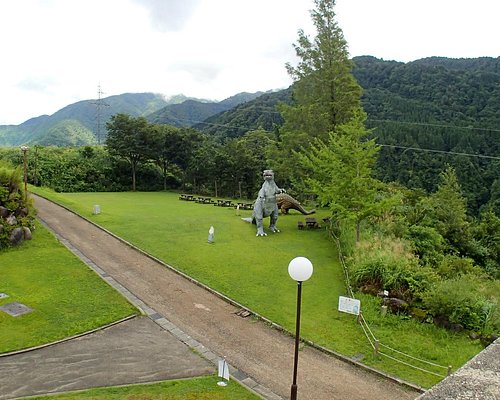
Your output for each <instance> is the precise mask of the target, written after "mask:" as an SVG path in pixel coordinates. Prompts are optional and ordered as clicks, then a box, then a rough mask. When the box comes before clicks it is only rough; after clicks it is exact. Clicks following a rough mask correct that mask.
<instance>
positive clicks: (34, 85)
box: [16, 78, 56, 94]
mask: <svg viewBox="0 0 500 400" xmlns="http://www.w3.org/2000/svg"><path fill="white" fill-rule="evenodd" d="M55 83H56V82H55V81H54V80H53V79H51V78H28V79H23V80H22V81H19V82H18V83H17V85H16V87H17V88H18V89H21V90H26V91H29V92H36V93H41V94H45V93H46V94H50V93H52V90H51V88H52V87H53V86H54V85H55Z"/></svg>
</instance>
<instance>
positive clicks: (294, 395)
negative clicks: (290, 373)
mask: <svg viewBox="0 0 500 400" xmlns="http://www.w3.org/2000/svg"><path fill="white" fill-rule="evenodd" d="M290 400H297V385H292V391H291V393H290Z"/></svg>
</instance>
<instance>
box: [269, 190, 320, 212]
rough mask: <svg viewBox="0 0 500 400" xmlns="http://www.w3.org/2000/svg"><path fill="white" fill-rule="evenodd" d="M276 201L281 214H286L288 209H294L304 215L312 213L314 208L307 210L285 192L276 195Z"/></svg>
mask: <svg viewBox="0 0 500 400" xmlns="http://www.w3.org/2000/svg"><path fill="white" fill-rule="evenodd" d="M276 203H277V205H278V208H279V209H280V210H281V213H282V214H288V210H290V209H294V210H297V211H300V212H301V213H302V214H304V215H309V214H314V213H315V212H316V210H310V211H307V210H306V209H305V208H304V207H302V204H300V203H299V202H298V201H297V200H295V199H294V198H293V197H292V196H290V195H289V194H286V193H280V194H278V195H277V196H276Z"/></svg>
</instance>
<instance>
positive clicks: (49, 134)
mask: <svg viewBox="0 0 500 400" xmlns="http://www.w3.org/2000/svg"><path fill="white" fill-rule="evenodd" d="M262 94H263V92H257V93H239V94H236V95H234V96H231V97H229V98H227V99H225V100H223V101H220V102H211V101H208V100H202V99H194V98H187V97H186V96H184V95H177V96H173V97H171V98H169V99H165V98H164V97H163V96H162V95H160V94H155V93H124V94H121V95H116V96H109V97H106V98H103V99H97V100H83V101H79V102H77V103H73V104H70V105H68V106H66V107H64V108H62V109H60V110H59V111H57V112H55V113H54V114H52V115H42V116H39V117H35V118H31V119H29V120H27V121H25V122H23V123H22V124H20V125H0V146H18V145H21V144H28V145H34V144H40V145H52V146H83V145H92V144H97V143H99V142H102V141H103V140H104V138H105V136H106V122H107V121H108V120H109V119H110V118H111V116H112V115H114V114H118V113H124V114H129V115H131V116H133V117H138V116H144V117H145V118H146V119H148V120H149V121H150V122H153V123H161V124H169V125H174V126H192V125H195V124H197V123H200V122H202V121H204V120H205V119H207V118H208V117H210V116H212V115H214V114H217V113H220V112H223V111H226V110H229V109H231V108H233V107H236V106H237V105H239V104H241V103H243V102H246V101H250V100H253V99H255V98H257V97H259V96H260V95H262Z"/></svg>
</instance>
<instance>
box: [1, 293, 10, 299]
mask: <svg viewBox="0 0 500 400" xmlns="http://www.w3.org/2000/svg"><path fill="white" fill-rule="evenodd" d="M7 297H9V295H8V294H7V293H0V300H1V299H6V298H7Z"/></svg>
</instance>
